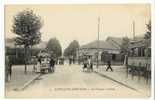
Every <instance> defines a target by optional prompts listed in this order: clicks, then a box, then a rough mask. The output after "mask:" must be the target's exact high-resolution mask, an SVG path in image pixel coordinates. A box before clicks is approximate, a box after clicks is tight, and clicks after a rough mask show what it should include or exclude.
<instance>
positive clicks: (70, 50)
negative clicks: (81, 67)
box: [64, 40, 79, 57]
mask: <svg viewBox="0 0 155 100" xmlns="http://www.w3.org/2000/svg"><path fill="white" fill-rule="evenodd" d="M78 48H79V42H78V41H77V40H73V41H72V42H71V43H70V44H69V46H68V47H67V48H66V49H65V51H64V56H73V57H76V56H77V55H76V50H77V49H78Z"/></svg>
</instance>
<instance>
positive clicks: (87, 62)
mask: <svg viewBox="0 0 155 100" xmlns="http://www.w3.org/2000/svg"><path fill="white" fill-rule="evenodd" d="M85 69H87V71H93V60H92V57H90V56H89V57H85V58H84V61H83V71H85Z"/></svg>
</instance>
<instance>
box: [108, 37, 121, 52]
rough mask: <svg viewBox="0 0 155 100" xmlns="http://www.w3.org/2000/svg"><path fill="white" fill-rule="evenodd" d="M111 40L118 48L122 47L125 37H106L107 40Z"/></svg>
mask: <svg viewBox="0 0 155 100" xmlns="http://www.w3.org/2000/svg"><path fill="white" fill-rule="evenodd" d="M110 40H111V42H112V43H111V42H110V43H111V44H112V45H113V46H115V47H116V48H119V49H120V48H121V45H122V43H123V39H122V38H119V37H108V38H107V39H106V41H108V42H109V41H110Z"/></svg>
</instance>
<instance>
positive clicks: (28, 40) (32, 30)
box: [12, 10, 43, 72]
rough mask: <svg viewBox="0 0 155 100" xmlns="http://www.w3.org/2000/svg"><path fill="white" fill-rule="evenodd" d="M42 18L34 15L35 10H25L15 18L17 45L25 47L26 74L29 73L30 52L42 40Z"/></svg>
mask: <svg viewBox="0 0 155 100" xmlns="http://www.w3.org/2000/svg"><path fill="white" fill-rule="evenodd" d="M42 24H43V23H42V21H41V17H40V16H37V15H36V14H34V12H33V10H23V11H21V12H19V13H18V14H17V15H16V16H14V18H13V25H12V32H13V33H15V34H16V35H17V37H16V38H15V44H16V45H23V46H24V51H25V52H24V55H25V56H24V59H25V72H26V71H27V66H26V64H27V61H28V55H29V54H28V50H29V48H30V47H31V46H33V45H35V44H38V43H39V42H40V40H41V33H40V29H41V27H42Z"/></svg>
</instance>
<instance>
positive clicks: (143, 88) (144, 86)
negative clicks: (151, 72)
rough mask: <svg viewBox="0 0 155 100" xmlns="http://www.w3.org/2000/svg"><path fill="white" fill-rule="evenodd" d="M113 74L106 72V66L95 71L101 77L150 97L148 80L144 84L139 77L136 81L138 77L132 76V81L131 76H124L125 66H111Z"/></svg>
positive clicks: (143, 80) (142, 79)
mask: <svg viewBox="0 0 155 100" xmlns="http://www.w3.org/2000/svg"><path fill="white" fill-rule="evenodd" d="M112 68H113V70H114V71H113V72H111V71H110V70H109V71H106V66H99V69H98V70H97V69H96V73H97V74H99V75H103V76H105V77H109V78H110V79H112V80H114V81H118V83H122V84H125V85H126V86H129V87H132V88H133V89H135V90H137V91H139V92H141V93H142V94H144V95H147V96H150V94H151V93H150V92H151V87H150V83H151V82H150V80H149V82H148V83H146V80H145V79H144V78H143V77H141V79H140V80H138V76H134V78H133V79H132V77H131V74H128V76H127V74H126V68H125V66H112Z"/></svg>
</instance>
